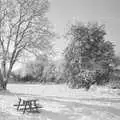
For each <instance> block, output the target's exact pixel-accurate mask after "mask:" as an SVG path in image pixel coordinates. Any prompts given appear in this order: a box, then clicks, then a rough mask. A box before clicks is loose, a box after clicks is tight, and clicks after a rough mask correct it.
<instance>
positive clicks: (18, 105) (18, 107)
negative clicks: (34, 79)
mask: <svg viewBox="0 0 120 120" xmlns="http://www.w3.org/2000/svg"><path fill="white" fill-rule="evenodd" d="M20 103H21V98H19V103H18V106H17V110H19V107H20Z"/></svg>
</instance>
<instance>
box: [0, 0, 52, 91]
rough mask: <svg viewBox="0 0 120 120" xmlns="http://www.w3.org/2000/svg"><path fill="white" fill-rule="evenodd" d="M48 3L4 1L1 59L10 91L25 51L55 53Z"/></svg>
mask: <svg viewBox="0 0 120 120" xmlns="http://www.w3.org/2000/svg"><path fill="white" fill-rule="evenodd" d="M48 7H49V2H48V0H0V58H1V72H2V75H3V80H2V82H1V86H2V87H3V89H6V84H7V82H8V79H9V76H10V73H11V71H12V68H13V65H14V64H15V63H16V61H18V60H19V58H20V57H22V56H23V53H24V52H25V51H28V52H32V53H38V52H41V51H43V52H48V51H50V50H51V48H52V47H51V41H50V39H51V38H52V37H53V36H54V35H53V33H52V32H50V31H51V27H50V25H49V22H48V19H47V18H46V17H45V13H46V12H47V10H48Z"/></svg>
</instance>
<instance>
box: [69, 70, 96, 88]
mask: <svg viewBox="0 0 120 120" xmlns="http://www.w3.org/2000/svg"><path fill="white" fill-rule="evenodd" d="M94 73H95V72H94V71H88V70H81V71H80V72H79V74H78V75H76V76H74V77H72V78H71V80H69V81H68V82H67V83H68V86H69V87H71V88H86V90H88V89H89V88H90V86H91V85H92V84H94V82H95V79H94Z"/></svg>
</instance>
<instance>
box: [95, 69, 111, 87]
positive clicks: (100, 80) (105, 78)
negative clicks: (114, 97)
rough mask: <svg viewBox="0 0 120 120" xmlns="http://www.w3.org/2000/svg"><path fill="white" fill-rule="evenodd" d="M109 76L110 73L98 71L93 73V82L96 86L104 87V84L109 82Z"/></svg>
mask: <svg viewBox="0 0 120 120" xmlns="http://www.w3.org/2000/svg"><path fill="white" fill-rule="evenodd" d="M110 76H111V72H110V71H105V70H102V71H100V70H98V71H96V73H95V81H96V84H97V85H105V84H106V83H108V82H109V80H110Z"/></svg>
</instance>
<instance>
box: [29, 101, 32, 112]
mask: <svg viewBox="0 0 120 120" xmlns="http://www.w3.org/2000/svg"><path fill="white" fill-rule="evenodd" d="M29 109H30V112H31V111H32V103H31V102H29Z"/></svg>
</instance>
